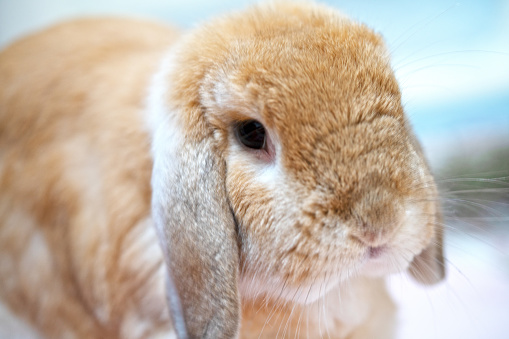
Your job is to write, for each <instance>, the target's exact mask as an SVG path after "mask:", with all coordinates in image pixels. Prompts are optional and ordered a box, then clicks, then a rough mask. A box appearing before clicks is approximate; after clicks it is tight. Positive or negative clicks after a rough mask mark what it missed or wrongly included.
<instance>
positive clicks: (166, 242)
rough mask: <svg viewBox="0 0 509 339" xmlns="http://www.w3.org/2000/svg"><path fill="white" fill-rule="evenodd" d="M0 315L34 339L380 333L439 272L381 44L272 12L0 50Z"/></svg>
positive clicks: (429, 215) (80, 30)
mask: <svg viewBox="0 0 509 339" xmlns="http://www.w3.org/2000/svg"><path fill="white" fill-rule="evenodd" d="M0 82H1V84H2V86H1V87H0V300H1V304H0V306H3V307H4V308H5V309H6V310H8V312H7V313H8V314H9V315H10V316H11V317H12V318H13V319H17V320H16V321H17V322H18V323H20V324H21V325H20V326H23V327H26V328H28V329H30V331H32V332H33V335H34V337H38V338H175V337H177V338H276V337H282V338H283V337H285V338H294V337H295V338H297V337H298V338H308V337H309V338H319V337H329V338H355V339H362V338H391V337H393V336H394V331H395V324H396V320H395V319H396V312H397V308H396V306H395V304H394V303H393V301H392V300H391V298H390V296H389V294H388V292H387V290H386V287H385V280H384V278H385V277H386V276H387V275H389V274H392V273H396V272H402V271H405V270H406V271H408V272H409V273H410V274H411V276H413V277H414V278H415V279H416V280H417V281H419V282H420V283H422V284H425V285H429V284H434V283H437V282H439V281H441V280H442V279H443V278H444V275H445V270H444V257H443V248H442V247H443V245H442V244H443V227H442V223H441V209H440V206H439V204H438V202H437V201H438V199H437V197H438V191H437V188H436V185H435V182H434V179H433V176H432V174H431V171H430V168H429V166H428V164H427V162H426V159H425V156H424V154H423V151H422V149H421V146H420V145H419V142H418V141H417V139H416V137H415V136H414V134H413V132H412V129H411V126H410V124H409V122H408V120H407V118H406V116H405V113H404V109H403V107H402V103H401V92H400V89H399V86H398V83H397V81H396V79H395V76H394V73H393V71H392V69H391V65H390V59H389V55H388V52H387V50H386V47H385V45H384V41H383V39H382V37H381V36H380V35H378V34H376V33H375V32H373V31H372V30H371V29H369V28H367V27H366V26H365V25H363V24H360V23H356V22H353V21H351V20H350V19H348V18H347V17H345V16H344V15H343V14H341V13H339V12H337V11H336V10H334V9H331V8H328V7H326V6H323V5H319V4H314V3H307V2H304V3H301V2H288V1H277V2H269V3H262V4H257V5H253V6H251V7H249V8H248V9H246V10H243V11H239V12H234V13H231V14H228V15H226V16H224V17H219V18H216V19H212V20H211V21H209V22H208V23H205V24H203V25H201V26H199V27H197V28H196V29H194V30H192V31H190V32H185V33H181V32H180V31H178V30H177V29H175V28H172V27H169V26H166V25H164V24H159V23H151V22H146V21H141V20H132V19H119V18H103V19H92V18H89V19H77V20H74V21H70V22H67V23H62V24H59V25H57V26H54V27H52V28H49V29H46V30H44V31H42V32H39V33H36V34H33V35H31V36H29V37H26V38H23V39H21V40H20V41H17V42H15V43H13V44H12V45H11V46H9V47H7V48H6V49H5V50H4V51H2V52H1V53H0Z"/></svg>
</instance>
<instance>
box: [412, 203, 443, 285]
mask: <svg viewBox="0 0 509 339" xmlns="http://www.w3.org/2000/svg"><path fill="white" fill-rule="evenodd" d="M442 220H443V219H442V215H441V213H440V212H437V216H436V219H435V226H434V227H435V236H434V237H433V239H431V242H430V244H429V245H428V247H426V248H425V249H424V250H423V251H422V252H421V253H420V254H419V255H417V256H416V257H415V258H414V260H413V261H412V263H411V264H410V267H409V268H408V271H409V272H410V274H411V275H412V277H414V278H415V280H417V281H418V282H420V283H421V284H424V285H432V284H436V283H438V282H440V281H442V280H443V279H444V277H445V261H444V245H443V244H444V227H443V226H442V222H443V221H442Z"/></svg>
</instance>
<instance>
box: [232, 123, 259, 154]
mask: <svg viewBox="0 0 509 339" xmlns="http://www.w3.org/2000/svg"><path fill="white" fill-rule="evenodd" d="M235 134H236V135H237V139H239V141H240V142H241V143H242V144H243V145H244V146H246V147H249V148H253V149H262V148H264V147H265V128H264V127H263V125H262V124H261V123H260V122H258V121H256V120H246V121H243V122H240V123H239V124H238V125H237V126H236V128H235Z"/></svg>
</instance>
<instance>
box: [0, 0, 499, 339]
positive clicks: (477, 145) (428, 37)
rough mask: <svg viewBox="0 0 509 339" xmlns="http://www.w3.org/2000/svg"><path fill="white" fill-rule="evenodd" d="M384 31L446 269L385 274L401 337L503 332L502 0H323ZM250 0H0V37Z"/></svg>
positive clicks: (205, 11)
mask: <svg viewBox="0 0 509 339" xmlns="http://www.w3.org/2000/svg"><path fill="white" fill-rule="evenodd" d="M322 2H323V3H327V4H329V5H331V6H333V7H335V8H338V9H340V10H341V11H343V12H344V13H346V14H347V15H349V16H350V17H351V18H353V19H355V20H358V21H361V22H364V23H366V24H367V25H368V26H370V27H372V28H373V29H375V30H376V31H378V32H380V33H381V34H382V35H383V36H384V37H385V39H386V41H387V44H388V46H389V50H390V51H391V54H392V60H393V65H394V68H395V70H396V74H397V77H398V79H399V81H400V84H401V87H402V90H403V101H404V105H405V108H406V111H407V113H408V115H409V118H410V120H411V122H412V124H413V125H414V128H415V130H416V133H417V135H418V138H419V139H420V140H421V142H422V143H423V146H424V149H425V152H426V154H427V157H428V159H429V161H430V163H431V165H432V168H433V171H434V173H435V174H436V176H437V179H438V181H439V184H440V188H441V190H442V196H443V204H444V209H445V214H446V227H447V233H446V252H447V253H446V254H447V266H448V267H447V268H448V278H447V281H445V282H444V283H442V284H440V285H439V286H436V287H432V288H422V287H420V286H417V285H415V284H414V283H413V282H412V281H411V279H410V278H408V277H407V276H406V275H400V276H394V277H392V278H391V279H390V282H389V283H390V286H391V290H392V291H393V293H394V296H395V298H396V300H397V301H398V303H399V304H400V315H399V316H400V327H399V334H398V338H400V339H420V338H422V339H424V338H426V339H430V338H437V339H438V338H443V339H445V338H448V339H450V338H462V339H470V338H491V339H505V338H509V254H508V253H509V180H508V177H509V0H489V1H486V0H464V1H447V0H445V1H444V0H440V1H439V0H427V1H400V0H385V1H376V0H372V1H368V0H350V1H346V0H341V1H339V0H338V1H334V0H331V1H322ZM250 3H253V1H247V0H216V1H207V0H186V1H175V0H144V1H134V0H101V1H81V0H0V48H1V47H4V46H5V45H6V44H8V43H9V42H11V41H13V40H14V39H16V38H19V37H21V36H23V35H25V34H28V33H30V32H33V31H34V30H37V29H40V28H42V27H45V26H47V25H50V24H52V23H55V22H58V21H62V20H67V19H69V18H73V17H81V16H95V15H122V16H126V15H127V16H134V17H144V18H152V19H156V20H159V21H164V22H171V23H173V24H176V25H178V26H180V27H182V28H184V29H191V28H192V27H194V26H196V25H198V24H199V23H200V22H202V21H204V20H206V19H207V18H209V17H212V16H214V15H218V14H221V13H224V12H227V11H230V10H235V9H240V8H244V7H245V6H246V5H248V4H250Z"/></svg>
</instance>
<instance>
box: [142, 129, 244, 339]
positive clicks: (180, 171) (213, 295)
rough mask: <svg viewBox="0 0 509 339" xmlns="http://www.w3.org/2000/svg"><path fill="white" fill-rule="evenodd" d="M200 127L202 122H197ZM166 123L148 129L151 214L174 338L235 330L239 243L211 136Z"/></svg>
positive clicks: (229, 335) (221, 162) (223, 335)
mask: <svg viewBox="0 0 509 339" xmlns="http://www.w3.org/2000/svg"><path fill="white" fill-rule="evenodd" d="M200 127H201V129H200ZM195 128H196V130H195V131H193V132H192V133H189V132H187V133H186V132H184V131H182V130H179V128H178V127H176V126H174V124H173V123H165V124H163V125H161V126H159V127H158V129H157V131H156V133H155V136H154V145H153V151H154V169H153V176H152V190H153V193H152V194H153V195H152V216H153V218H154V223H155V225H156V229H157V232H158V236H159V239H160V243H161V245H162V249H163V252H164V256H165V261H166V266H167V270H168V272H167V273H168V277H167V278H168V279H167V297H168V302H169V306H170V313H171V317H172V319H173V323H174V327H175V331H176V333H177V336H178V338H180V339H182V338H225V339H226V338H229V339H231V338H235V337H237V335H238V330H239V324H240V306H239V305H240V303H239V293H238V288H237V280H238V267H239V247H238V243H237V232H236V222H235V218H234V216H233V214H232V211H231V209H230V205H229V200H228V197H227V194H226V190H225V173H226V165H225V163H224V160H223V159H222V157H221V154H220V152H219V151H218V150H217V149H216V148H215V145H214V141H213V137H212V136H211V135H210V134H209V135H205V136H201V137H200V136H199V135H200V134H206V133H204V132H203V131H204V130H205V129H204V126H195Z"/></svg>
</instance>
